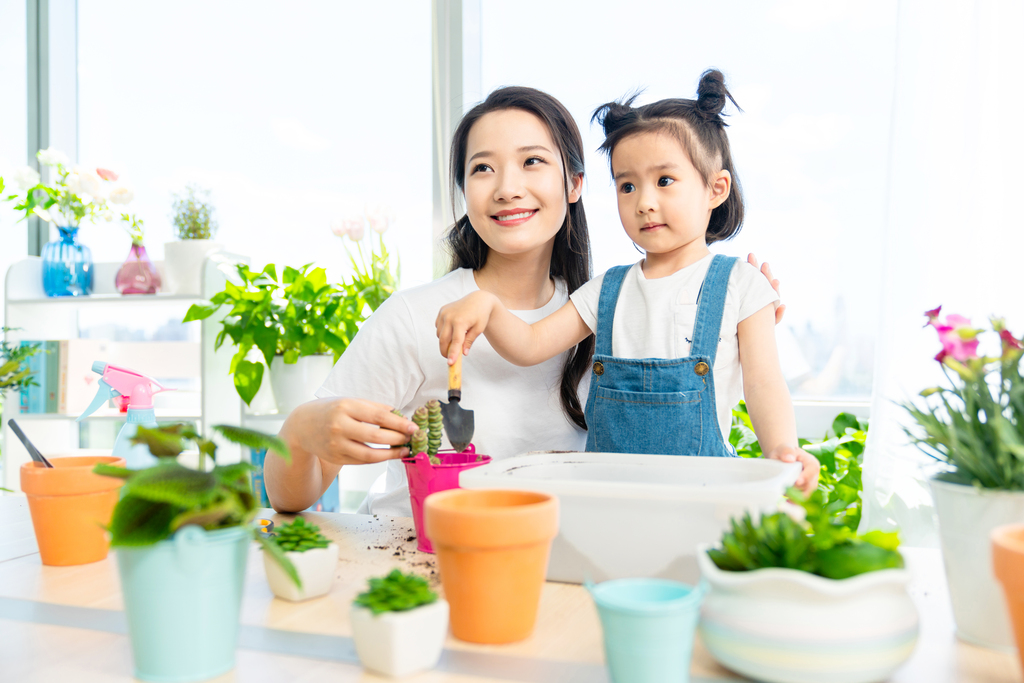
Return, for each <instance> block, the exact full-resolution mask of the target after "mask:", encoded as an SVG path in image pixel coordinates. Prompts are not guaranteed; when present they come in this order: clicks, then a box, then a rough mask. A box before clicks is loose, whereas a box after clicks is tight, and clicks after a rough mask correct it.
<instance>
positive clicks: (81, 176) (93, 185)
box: [75, 169, 103, 199]
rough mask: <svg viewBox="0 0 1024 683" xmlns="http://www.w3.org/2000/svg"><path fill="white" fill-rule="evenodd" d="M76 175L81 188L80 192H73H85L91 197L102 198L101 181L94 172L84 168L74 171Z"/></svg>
mask: <svg viewBox="0 0 1024 683" xmlns="http://www.w3.org/2000/svg"><path fill="white" fill-rule="evenodd" d="M76 175H77V176H78V182H79V187H80V188H81V192H75V194H82V193H85V194H87V195H90V196H92V197H98V198H101V199H102V197H103V181H102V180H100V177H99V176H98V175H96V173H94V172H93V171H88V170H85V169H79V170H77V171H76Z"/></svg>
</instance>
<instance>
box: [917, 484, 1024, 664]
mask: <svg viewBox="0 0 1024 683" xmlns="http://www.w3.org/2000/svg"><path fill="white" fill-rule="evenodd" d="M931 489H932V499H933V500H934V501H935V512H936V513H937V515H938V517H939V538H940V539H941V541H942V560H943V564H944V565H945V566H946V582H947V583H948V584H949V596H950V598H951V599H952V601H953V618H954V619H955V621H956V634H957V637H959V638H960V639H961V640H965V641H967V642H969V643H973V644H975V645H981V646H982V647H990V648H996V649H1000V650H1005V651H1007V652H1009V651H1012V650H1013V649H1014V647H1015V643H1014V639H1013V629H1012V628H1011V626H1010V615H1009V612H1008V611H1007V609H1006V603H1005V601H1004V599H1003V589H1002V588H1001V587H1000V585H999V582H998V581H996V577H995V574H994V573H993V571H992V546H991V543H992V542H991V540H990V538H989V536H990V534H991V532H992V530H993V529H994V528H996V527H997V526H1001V525H1003V524H1012V523H1015V522H1024V492H1020V491H997V490H992V489H979V488H975V487H974V486H966V485H963V484H953V483H950V482H945V481H939V480H936V479H932V480H931Z"/></svg>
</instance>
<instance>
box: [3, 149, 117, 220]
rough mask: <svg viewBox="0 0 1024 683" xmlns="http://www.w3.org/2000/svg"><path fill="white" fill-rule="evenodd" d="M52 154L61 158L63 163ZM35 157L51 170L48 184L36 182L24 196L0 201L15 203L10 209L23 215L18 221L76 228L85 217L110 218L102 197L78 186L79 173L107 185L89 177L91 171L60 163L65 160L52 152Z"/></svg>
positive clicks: (102, 181)
mask: <svg viewBox="0 0 1024 683" xmlns="http://www.w3.org/2000/svg"><path fill="white" fill-rule="evenodd" d="M54 154H56V155H59V156H61V157H63V160H60V159H58V158H57V157H56V156H55V155H54ZM36 157H37V158H38V159H39V163H40V164H41V165H42V166H49V167H51V171H50V182H49V184H44V183H43V182H42V181H40V182H37V183H36V184H35V185H34V186H32V187H29V188H27V189H26V190H24V196H22V195H21V194H20V193H18V194H10V195H7V196H6V197H2V198H0V200H2V201H9V202H10V201H12V202H17V203H16V204H15V206H14V210H15V211H19V212H21V213H23V214H24V215H23V216H22V217H21V218H20V219H19V222H21V221H23V220H27V219H28V218H29V217H31V216H38V217H39V218H42V219H43V220H45V221H47V222H51V223H53V224H55V225H57V226H60V227H76V226H78V225H79V224H80V223H81V222H82V221H83V220H85V219H87V218H88V219H91V220H96V219H98V218H108V219H109V218H111V217H112V215H113V214H112V213H111V212H110V210H109V208H108V205H107V201H106V200H105V199H103V197H101V196H92V195H89V194H86V192H85V190H84V188H82V187H81V181H80V173H84V174H89V175H91V176H93V179H94V181H95V182H96V183H107V182H108V181H107V180H105V179H102V178H100V177H99V176H98V175H95V174H93V173H92V171H91V170H82V169H79V168H77V167H70V166H69V165H68V164H66V163H64V162H65V161H67V158H66V157H64V156H63V155H62V154H60V153H59V152H56V153H54V152H53V150H39V151H38V152H36ZM2 188H3V179H0V192H2V191H3V189H2Z"/></svg>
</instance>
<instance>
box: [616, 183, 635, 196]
mask: <svg viewBox="0 0 1024 683" xmlns="http://www.w3.org/2000/svg"><path fill="white" fill-rule="evenodd" d="M634 190H636V186H634V185H633V183H622V187H620V188H619V191H620V192H621V193H622V194H629V193H630V192H633V191H634Z"/></svg>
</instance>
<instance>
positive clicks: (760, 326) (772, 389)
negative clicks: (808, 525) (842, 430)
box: [736, 306, 820, 494]
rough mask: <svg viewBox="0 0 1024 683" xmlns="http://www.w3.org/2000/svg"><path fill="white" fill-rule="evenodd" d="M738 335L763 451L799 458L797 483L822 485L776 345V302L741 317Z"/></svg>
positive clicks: (793, 459) (749, 407)
mask: <svg viewBox="0 0 1024 683" xmlns="http://www.w3.org/2000/svg"><path fill="white" fill-rule="evenodd" d="M736 335H737V337H738V340H739V350H740V365H741V366H742V369H743V398H744V399H745V400H746V402H747V411H748V412H749V413H750V421H751V423H752V424H753V425H754V433H755V434H756V435H757V440H758V442H760V444H761V451H762V452H763V453H764V455H765V457H768V458H774V459H776V460H782V461H783V462H797V461H799V462H800V464H801V465H803V472H801V473H800V476H799V477H797V480H796V485H797V486H798V487H800V488H801V489H802V490H803V492H804V493H805V494H810V493H812V492H813V491H814V489H815V488H817V486H818V470H819V469H820V465H819V464H818V461H817V459H816V458H815V457H814V456H813V455H811V454H810V453H807V452H806V451H803V450H801V449H800V447H799V445H798V442H797V436H796V417H795V416H794V414H793V402H792V401H791V400H790V397H789V389H788V388H787V387H786V380H785V379H784V378H783V376H782V369H781V368H780V367H779V353H778V351H777V349H776V348H775V310H774V306H765V307H764V308H762V309H761V310H760V311H758V312H757V313H754V314H753V315H751V316H750V317H748V318H746V319H744V320H742V321H740V324H739V325H738V326H737V329H736Z"/></svg>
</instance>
